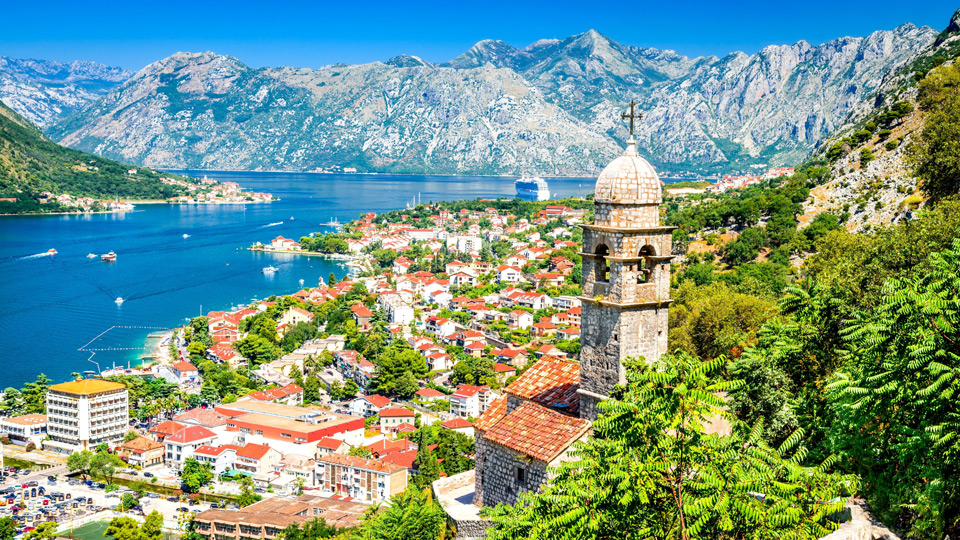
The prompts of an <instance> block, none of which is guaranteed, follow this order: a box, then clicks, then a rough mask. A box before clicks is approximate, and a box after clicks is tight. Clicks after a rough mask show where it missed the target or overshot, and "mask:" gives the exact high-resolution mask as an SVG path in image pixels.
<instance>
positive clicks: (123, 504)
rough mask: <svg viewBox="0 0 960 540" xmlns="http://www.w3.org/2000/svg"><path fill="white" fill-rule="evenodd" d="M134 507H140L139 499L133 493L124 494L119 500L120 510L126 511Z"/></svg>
mask: <svg viewBox="0 0 960 540" xmlns="http://www.w3.org/2000/svg"><path fill="white" fill-rule="evenodd" d="M134 506H140V499H139V498H137V496H136V495H134V494H133V493H124V494H123V497H121V498H120V509H121V510H123V511H126V510H130V509H131V508H133V507H134Z"/></svg>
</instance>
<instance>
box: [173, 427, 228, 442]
mask: <svg viewBox="0 0 960 540" xmlns="http://www.w3.org/2000/svg"><path fill="white" fill-rule="evenodd" d="M216 436H217V434H216V433H214V432H212V431H210V430H209V429H207V428H205V427H203V426H190V427H185V428H183V429H181V430H180V431H178V432H176V433H175V434H173V435H171V436H169V437H167V438H166V439H164V440H163V441H164V442H173V443H191V442H195V441H200V440H203V439H209V438H215V437H216Z"/></svg>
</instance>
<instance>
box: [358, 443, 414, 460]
mask: <svg viewBox="0 0 960 540" xmlns="http://www.w3.org/2000/svg"><path fill="white" fill-rule="evenodd" d="M412 447H413V443H411V442H410V441H408V440H406V439H402V440H399V441H388V440H386V439H381V440H379V441H377V442H375V443H373V444H369V445H367V446H365V447H364V448H366V449H367V450H369V451H370V453H372V454H373V455H374V456H380V457H382V456H385V455H387V454H392V453H394V452H402V451H404V450H409V449H410V448H412Z"/></svg>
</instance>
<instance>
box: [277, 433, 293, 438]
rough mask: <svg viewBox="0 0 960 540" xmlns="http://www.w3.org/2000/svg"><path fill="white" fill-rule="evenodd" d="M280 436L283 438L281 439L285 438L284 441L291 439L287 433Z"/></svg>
mask: <svg viewBox="0 0 960 540" xmlns="http://www.w3.org/2000/svg"><path fill="white" fill-rule="evenodd" d="M280 436H281V437H283V438H285V439H289V438H290V437H291V435H290V434H289V433H281V434H280Z"/></svg>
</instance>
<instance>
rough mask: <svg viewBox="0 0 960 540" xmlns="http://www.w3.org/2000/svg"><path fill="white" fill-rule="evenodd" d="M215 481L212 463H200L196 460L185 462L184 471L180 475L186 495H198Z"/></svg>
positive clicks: (188, 459)
mask: <svg viewBox="0 0 960 540" xmlns="http://www.w3.org/2000/svg"><path fill="white" fill-rule="evenodd" d="M211 480H213V468H212V467H211V466H210V463H206V462H205V463H200V462H199V461H197V460H196V459H195V458H192V457H191V458H187V459H186V461H184V462H183V471H181V473H180V484H181V486H182V487H183V491H184V492H186V493H197V492H199V491H200V489H201V488H202V487H203V486H205V485H207V484H209V483H210V481H211Z"/></svg>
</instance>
